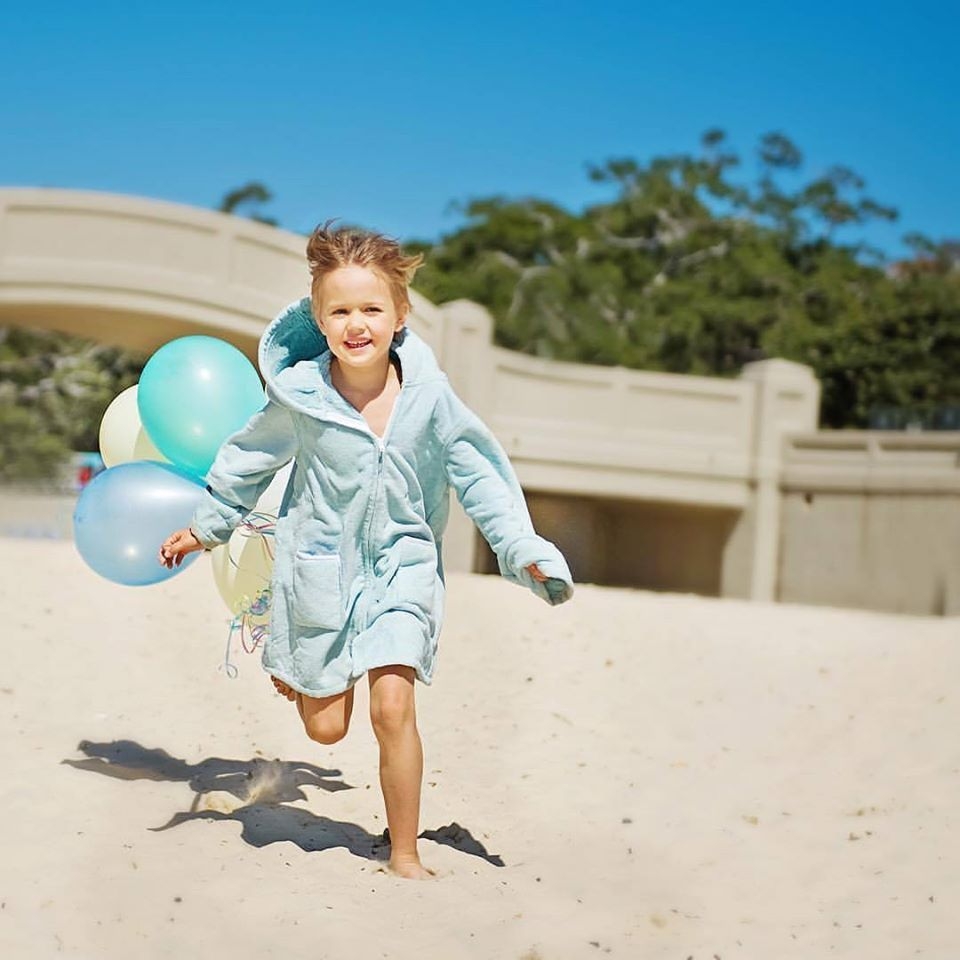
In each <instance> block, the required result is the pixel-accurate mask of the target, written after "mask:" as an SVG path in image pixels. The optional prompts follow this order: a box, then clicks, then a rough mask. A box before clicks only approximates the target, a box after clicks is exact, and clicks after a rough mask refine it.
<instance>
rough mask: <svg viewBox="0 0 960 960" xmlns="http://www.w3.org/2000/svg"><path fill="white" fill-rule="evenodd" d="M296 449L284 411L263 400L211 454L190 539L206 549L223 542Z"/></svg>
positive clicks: (289, 416)
mask: <svg viewBox="0 0 960 960" xmlns="http://www.w3.org/2000/svg"><path fill="white" fill-rule="evenodd" d="M298 447H299V439H298V437H297V432H296V429H295V428H294V425H293V416H292V414H291V412H290V410H289V409H287V408H286V407H284V406H281V405H280V404H279V403H276V402H275V401H273V400H269V401H268V402H267V404H266V406H265V407H263V409H261V410H259V411H258V412H257V413H255V414H254V415H253V416H252V417H251V418H250V419H249V420H248V421H247V424H246V426H244V427H242V428H241V429H240V430H238V431H237V432H236V433H234V434H233V435H232V436H229V437H227V439H226V440H225V441H224V442H223V445H222V446H221V447H220V449H219V450H218V451H217V457H216V459H215V460H214V461H213V465H212V466H211V467H210V469H209V471H208V472H207V478H206V479H207V494H206V496H205V497H204V499H203V500H202V501H201V503H200V505H199V506H198V507H197V509H196V511H195V512H194V514H193V519H192V520H191V521H190V530H191V532H192V533H193V535H194V537H195V538H196V540H197V541H198V542H199V543H200V544H201V545H202V546H204V547H205V548H207V549H210V548H211V547H215V546H217V544H220V543H226V542H227V540H229V539H230V534H231V533H232V532H233V531H234V529H235V528H236V527H238V526H239V525H240V523H241V522H242V521H243V518H244V517H245V516H246V515H247V514H248V513H249V512H250V511H251V510H252V509H253V508H254V507H255V506H256V505H257V500H259V499H260V496H261V495H262V494H263V492H264V490H266V489H267V487H268V486H269V485H270V481H271V480H272V479H273V475H274V474H275V473H276V472H277V471H278V470H279V469H280V468H281V467H282V466H283V465H284V464H286V463H288V462H289V461H290V460H292V459H293V457H294V456H295V454H296V452H297V448H298Z"/></svg>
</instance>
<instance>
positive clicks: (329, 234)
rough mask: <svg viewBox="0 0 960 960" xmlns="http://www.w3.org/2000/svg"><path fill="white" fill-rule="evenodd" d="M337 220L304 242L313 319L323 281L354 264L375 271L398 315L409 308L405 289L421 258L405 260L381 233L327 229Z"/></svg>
mask: <svg viewBox="0 0 960 960" xmlns="http://www.w3.org/2000/svg"><path fill="white" fill-rule="evenodd" d="M336 219H337V218H336V217H334V218H333V219H331V220H327V221H326V222H325V223H323V224H321V225H320V226H318V227H317V228H316V229H315V230H314V231H313V233H311V234H310V239H309V240H308V241H307V263H309V264H310V276H311V277H312V280H311V282H310V302H311V306H312V307H313V315H314V316H315V317H316V316H319V315H320V288H321V284H322V283H323V278H324V277H325V276H326V275H327V274H328V273H331V272H332V271H334V270H336V269H338V268H339V267H347V266H350V265H351V264H357V265H358V266H361V267H369V268H370V269H371V270H375V271H376V272H377V273H378V274H380V276H381V277H382V278H383V279H384V281H386V284H387V286H388V287H389V289H390V295H391V297H392V298H393V303H394V306H395V307H396V309H397V313H400V314H404V313H406V312H407V311H408V310H410V308H411V304H410V295H409V293H408V292H407V287H408V285H409V284H410V283H411V281H412V280H413V275H414V274H415V273H416V271H417V267H419V266H420V265H421V264H422V263H423V259H424V258H423V254H422V253H418V254H416V255H414V256H409V257H408V256H405V255H404V253H403V251H402V250H401V249H400V244H399V243H398V242H397V241H396V240H394V239H393V238H392V237H388V236H385V235H384V234H382V233H373V232H369V231H364V230H357V229H353V228H351V227H339V228H337V229H336V230H331V229H330V224H331V223H333V221H334V220H336Z"/></svg>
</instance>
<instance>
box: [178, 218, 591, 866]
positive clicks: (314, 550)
mask: <svg viewBox="0 0 960 960" xmlns="http://www.w3.org/2000/svg"><path fill="white" fill-rule="evenodd" d="M329 226H330V221H328V222H327V223H325V224H324V225H323V226H321V227H318V228H317V229H316V230H315V231H314V232H313V234H312V236H311V237H310V240H309V242H308V244H307V259H308V261H309V264H310V270H311V274H312V278H313V279H312V284H311V296H310V297H309V298H305V299H304V300H302V301H300V302H299V303H295V304H292V305H291V306H290V307H288V308H287V309H286V310H285V311H284V312H283V313H282V314H281V315H280V316H279V317H277V319H276V320H274V321H273V323H271V324H270V326H269V327H268V328H267V330H266V331H265V333H264V335H263V337H262V339H261V341H260V351H259V363H260V369H261V372H262V373H263V376H264V379H265V381H266V396H267V403H266V405H265V406H264V407H263V409H261V410H260V411H259V412H258V413H256V414H254V416H253V417H251V419H250V421H249V422H248V423H247V425H246V426H245V427H243V429H241V430H240V431H238V432H237V433H235V434H234V435H233V436H231V437H229V438H227V440H226V441H225V442H224V444H223V446H222V447H221V448H220V450H219V452H218V454H217V458H216V461H215V462H214V464H213V466H212V467H211V468H210V471H209V473H208V474H207V482H208V486H207V494H206V498H205V500H204V502H203V503H202V504H201V505H200V507H198V508H197V511H196V513H195V514H194V516H193V519H192V523H191V526H190V527H189V528H188V529H186V530H180V531H177V532H176V533H174V534H172V535H171V536H170V537H168V538H167V540H165V541H164V543H163V545H162V546H161V548H160V562H161V563H163V564H164V565H165V566H167V567H168V568H169V567H171V566H172V565H173V564H174V563H177V564H179V563H180V562H181V561H182V560H183V557H184V555H186V554H188V553H190V552H192V551H194V550H201V549H204V548H206V549H210V548H212V547H214V546H216V545H217V544H220V543H225V542H226V541H227V540H228V539H229V537H230V534H231V532H232V531H233V530H234V528H235V527H237V526H238V525H239V524H240V523H241V522H242V520H243V518H244V516H245V515H246V514H247V513H248V512H249V511H250V510H252V509H253V508H254V506H255V505H256V502H257V500H258V498H259V497H260V495H261V494H262V493H263V491H264V490H265V489H266V487H267V486H268V485H269V483H270V480H271V478H272V477H273V475H274V474H275V473H276V471H277V470H279V469H280V468H281V467H282V466H283V465H284V464H286V463H287V462H289V461H290V460H291V459H292V460H294V469H293V472H292V474H291V477H290V480H289V482H288V484H287V488H286V492H285V494H284V497H283V501H282V503H281V506H280V510H279V517H278V520H277V524H276V530H275V547H276V549H275V560H274V570H273V606H272V610H271V622H270V634H269V639H268V641H267V642H266V644H265V646H264V650H263V667H264V669H265V670H267V671H268V672H269V673H270V674H271V678H272V680H273V682H274V685H275V686H276V688H277V690H278V691H279V692H280V693H281V694H283V695H285V696H286V697H287V698H288V699H289V700H294V701H296V704H297V709H298V710H299V713H300V717H301V719H302V720H303V725H304V728H305V730H306V733H307V735H308V736H309V737H310V738H311V739H313V740H317V741H319V742H320V743H327V744H329V743H335V742H336V741H338V740H340V739H342V737H343V736H344V735H345V734H346V732H347V727H348V725H349V722H350V713H351V710H352V708H353V685H354V684H355V683H356V682H357V680H359V679H360V677H361V676H363V674H364V673H366V674H367V676H368V680H369V685H370V719H371V722H372V725H373V730H374V733H375V735H376V737H377V741H378V743H379V745H380V783H381V787H382V789H383V796H384V802H385V806H386V814H387V825H388V828H389V834H390V841H391V853H390V864H389V866H390V869H391V870H392V871H394V872H395V873H397V874H399V875H401V876H404V877H414V878H425V877H427V876H429V875H431V873H432V872H431V871H429V870H427V869H426V868H425V867H424V866H423V865H422V864H421V862H420V858H419V855H418V853H417V834H418V832H419V823H418V821H419V812H420V787H421V778H422V772H423V753H422V748H421V743H420V736H419V733H418V731H417V725H416V715H415V704H414V681H415V679H418V680H420V681H422V682H423V683H427V684H429V683H430V682H431V679H432V675H433V669H434V660H435V656H436V650H437V639H438V635H439V632H440V624H441V620H442V616H443V598H444V582H443V565H442V558H441V542H442V536H443V531H444V528H445V526H446V522H447V513H448V507H449V488H450V487H451V486H452V487H453V488H454V489H455V490H456V492H457V496H458V497H459V499H460V502H461V503H462V504H463V507H464V509H465V510H466V512H467V514H468V515H469V516H470V517H471V518H472V519H473V521H474V522H475V523H476V524H477V526H478V527H479V529H480V531H481V533H482V534H483V536H484V537H485V538H486V539H487V541H488V542H489V543H490V546H491V547H492V549H493V551H494V552H495V553H496V555H497V559H498V562H499V566H500V571H501V573H502V574H503V575H504V576H505V577H506V578H507V579H509V580H512V581H514V582H515V583H520V584H524V585H526V586H527V587H529V588H530V589H532V590H533V591H534V593H536V594H537V595H538V596H540V597H542V598H543V599H544V600H546V601H547V602H549V603H551V604H557V603H562V602H563V601H565V600H567V599H568V598H569V597H570V596H571V594H572V592H573V584H572V578H571V576H570V571H569V569H568V568H567V564H566V562H565V560H564V558H563V556H562V555H561V554H560V552H559V551H558V550H557V548H556V547H555V546H554V545H553V544H552V543H550V542H549V541H547V540H544V539H542V538H541V537H539V536H537V535H536V533H535V532H534V529H533V525H532V523H531V521H530V515H529V513H528V511H527V506H526V503H525V501H524V498H523V493H522V491H521V490H520V486H519V484H518V482H517V478H516V475H515V474H514V472H513V469H512V467H511V466H510V463H509V461H508V460H507V457H506V454H505V453H504V451H503V449H502V448H501V447H500V445H499V443H497V441H496V440H495V439H494V437H493V435H492V434H491V433H490V431H489V430H488V429H487V428H486V426H484V424H483V423H482V422H481V421H480V419H479V418H478V417H477V416H476V415H475V414H474V413H472V412H471V411H470V410H469V409H468V408H467V407H466V406H465V405H464V404H463V403H462V402H461V401H460V400H459V398H458V397H457V396H456V395H455V394H454V392H453V390H452V389H451V388H450V385H449V383H448V382H447V378H446V376H445V375H444V374H443V373H442V372H441V371H440V369H439V367H438V366H437V362H436V359H435V357H434V355H433V352H432V351H431V350H430V348H429V347H428V346H427V345H426V344H425V343H424V341H423V340H421V339H420V338H419V337H418V336H416V334H414V333H413V332H412V331H410V330H408V329H407V328H406V327H405V321H406V318H407V313H408V312H409V310H410V300H409V296H408V292H407V285H408V283H409V282H410V280H411V279H412V277H413V274H414V272H415V271H416V269H417V267H418V266H419V265H420V264H421V262H422V261H423V257H422V255H418V256H414V257H408V256H404V255H403V253H402V251H401V249H400V247H399V245H398V244H397V242H396V241H394V240H391V239H389V238H387V237H385V236H383V235H380V234H370V233H361V232H358V231H351V230H349V229H347V228H341V229H337V230H330V229H329Z"/></svg>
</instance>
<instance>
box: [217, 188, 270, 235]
mask: <svg viewBox="0 0 960 960" xmlns="http://www.w3.org/2000/svg"><path fill="white" fill-rule="evenodd" d="M272 199H273V194H272V193H271V192H270V191H269V190H268V189H267V188H266V187H265V186H264V185H263V184H262V183H260V181H259V180H251V181H250V182H249V183H246V184H244V185H243V186H242V187H237V188H236V189H235V190H230V191H228V192H227V193H225V194H224V195H223V199H222V200H221V201H220V205H219V206H218V207H217V209H218V210H219V211H220V212H221V213H232V214H237V215H238V216H239V214H238V213H237V211H238V209H240V208H244V207H246V208H249V207H251V206H252V207H253V210H252V211H251V212H250V213H248V214H247V216H248V217H249V218H250V219H251V220H256V221H257V222H258V223H265V224H267V225H268V226H271V227H275V226H276V225H277V221H276V220H274V219H273V217H266V216H264V215H263V214H262V213H260V211H259V209H258V208H259V206H260V205H261V204H264V203H269V202H270V201H271V200H272Z"/></svg>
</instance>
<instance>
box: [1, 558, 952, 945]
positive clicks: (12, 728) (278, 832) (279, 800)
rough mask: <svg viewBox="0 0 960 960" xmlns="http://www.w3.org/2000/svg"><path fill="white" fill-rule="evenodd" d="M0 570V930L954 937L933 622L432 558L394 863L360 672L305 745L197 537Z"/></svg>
mask: <svg viewBox="0 0 960 960" xmlns="http://www.w3.org/2000/svg"><path fill="white" fill-rule="evenodd" d="M0 573H2V576H0V593H2V602H3V611H4V621H5V626H6V629H5V631H4V645H3V649H4V661H3V666H2V677H0V711H2V718H3V730H4V734H5V735H4V737H3V739H2V743H0V762H2V769H3V772H4V776H3V779H2V782H0V862H2V869H0V956H3V957H4V958H15V960H19V958H31V960H32V958H45V957H70V958H114V957H116V958H121V957H123V958H127V957H131V956H136V957H150V958H152V957H178V958H180V957H230V958H246V957H256V958H259V957H284V958H299V957H311V958H319V957H324V958H325V957H331V958H345V957H358V958H367V957H370V958H379V957H387V958H413V957H417V958H434V957H436V958H443V960H456V958H461V957H462V958H512V960H521V958H523V960H534V958H539V960H554V958H557V960H561V958H580V957H584V958H600V957H603V956H607V955H609V956H610V957H628V958H644V960H658V958H665V960H667V958H669V960H686V958H689V957H693V958H695V960H714V958H720V960H734V958H738V957H739V958H751V960H784V958H803V960H811V958H819V957H834V958H837V957H850V958H854V957H856V958H869V960H884V958H890V960H894V958H896V960H902V958H906V957H915V956H917V957H925V958H943V960H954V958H956V957H957V956H958V955H960V925H958V923H957V920H956V917H955V911H956V901H957V898H958V895H960V869H958V852H960V844H958V838H957V828H956V822H957V818H958V814H957V812H956V811H957V806H958V804H957V800H958V794H960V745H958V744H960V734H958V731H960V695H958V690H957V683H958V678H960V621H958V620H957V619H952V620H943V619H927V618H918V617H898V616H889V615H879V614H871V613H865V612H860V611H846V610H833V609H824V608H813V607H797V606H778V605H773V604H759V603H757V604H753V603H747V602H740V601H729V600H711V599H705V598H700V597H693V596H680V595H669V594H666V595H665V594H653V593H646V592H640V591H629V590H619V589H610V588H601V587H596V586H588V585H584V586H581V587H579V588H578V590H577V594H576V596H575V598H574V600H573V601H572V602H571V603H568V604H566V605H565V606H562V607H559V608H550V607H548V606H547V605H545V604H544V603H543V602H542V601H540V600H538V599H537V598H535V597H534V596H533V595H532V594H529V593H527V592H525V591H523V590H521V589H519V588H517V587H515V586H513V585H510V584H508V583H505V582H504V581H502V580H499V579H498V578H493V577H482V576H468V575H452V576H450V578H449V593H448V597H449V610H448V617H447V623H446V626H445V629H444V634H443V637H442V640H441V652H440V661H439V667H438V670H437V675H436V678H435V681H434V684H433V685H432V686H431V687H429V688H427V687H423V686H419V687H418V711H419V719H420V729H421V733H422V736H423V740H424V747H425V758H426V759H425V776H424V788H423V809H422V817H421V823H422V827H423V829H424V831H425V838H424V839H421V841H420V848H421V856H422V857H423V859H424V861H425V863H426V864H427V865H429V866H431V867H433V868H434V869H436V870H437V871H438V873H439V877H438V878H437V879H436V880H434V881H430V882H428V883H416V882H411V881H402V880H398V879H396V878H394V877H393V876H391V875H389V874H386V873H384V872H382V866H381V859H380V858H382V857H383V856H384V849H383V846H382V843H380V842H379V840H380V836H381V834H382V830H383V827H384V814H383V810H382V800H381V797H380V793H379V789H378V785H377V752H376V743H375V741H374V738H373V735H372V733H371V731H370V727H369V721H368V720H367V716H366V705H367V696H366V688H365V685H361V686H360V687H358V698H357V704H356V709H355V713H354V725H353V729H352V730H351V732H350V734H349V735H348V737H347V739H346V740H345V741H343V742H342V743H339V744H336V745H334V746H330V747H327V746H322V745H319V744H316V743H313V742H311V741H309V740H308V739H307V738H306V737H305V736H304V734H303V732H302V729H301V727H300V724H299V720H298V717H297V714H296V710H295V707H294V706H293V705H292V704H290V703H289V702H288V701H286V700H284V699H282V698H280V697H279V696H278V695H276V694H275V693H274V691H273V688H272V686H271V684H270V682H269V680H268V678H267V676H266V674H264V673H263V672H262V670H261V668H260V665H259V661H258V658H257V656H256V655H253V656H250V655H247V654H244V653H242V652H240V653H237V654H235V658H234V659H235V661H236V663H237V666H238V667H239V671H240V672H239V676H238V677H237V678H236V679H230V678H228V677H227V676H226V675H225V673H224V672H223V671H222V670H220V669H218V668H219V665H220V663H221V660H222V657H223V646H224V641H225V638H226V626H227V621H228V619H229V617H228V614H227V612H226V610H225V608H224V607H223V605H222V602H221V601H220V599H219V597H218V595H217V593H216V590H215V588H214V585H213V579H212V575H211V571H210V570H209V560H208V558H207V557H202V558H200V560H199V561H198V562H197V563H196V564H195V565H194V566H193V567H192V568H190V569H187V570H185V571H183V572H182V573H181V574H180V575H179V576H177V577H175V578H173V579H172V580H170V581H168V582H167V583H165V584H162V585H158V586H154V587H147V588H128V587H120V586H116V585H114V584H111V583H108V582H107V581H104V580H101V579H100V578H98V577H97V576H96V575H95V574H93V573H92V572H91V571H89V570H88V569H87V568H86V567H85V566H84V565H83V563H82V561H81V560H80V559H79V557H78V555H77V554H76V553H75V551H74V548H73V546H72V544H71V543H69V542H42V541H34V540H17V539H5V540H0ZM507 661H511V662H513V663H515V664H516V666H515V667H514V668H513V670H512V671H509V672H506V671H505V670H504V668H503V664H504V663H505V662H507Z"/></svg>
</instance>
